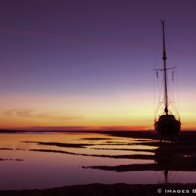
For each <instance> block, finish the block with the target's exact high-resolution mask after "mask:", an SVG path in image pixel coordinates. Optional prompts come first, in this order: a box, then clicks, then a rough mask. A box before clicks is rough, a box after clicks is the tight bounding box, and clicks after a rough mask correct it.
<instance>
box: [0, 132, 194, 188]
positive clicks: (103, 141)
mask: <svg viewBox="0 0 196 196" xmlns="http://www.w3.org/2000/svg"><path fill="white" fill-rule="evenodd" d="M40 142H41V143H40ZM150 142H154V140H150V139H144V140H141V139H138V140H137V139H135V138H128V137H127V138H126V137H115V136H109V135H104V134H98V133H70V132H67V133H47V132H45V133H12V134H0V175H1V181H0V189H1V190H5V189H32V188H51V187H60V186H65V185H76V184H89V183H109V184H111V183H129V184H155V183H163V182H164V180H165V179H164V173H163V171H124V172H116V171H107V170H101V169H92V168H90V167H91V166H119V165H132V164H142V165H145V164H154V163H155V161H154V159H153V158H151V156H153V155H154V152H153V150H155V149H156V148H157V147H156V146H153V145H148V143H150ZM73 145H75V146H73ZM145 156H146V157H145ZM140 157H141V158H140ZM89 166H90V167H89ZM195 174H196V172H185V171H183V172H181V171H178V172H175V171H169V175H168V181H169V182H170V183H195V182H196V179H195Z"/></svg>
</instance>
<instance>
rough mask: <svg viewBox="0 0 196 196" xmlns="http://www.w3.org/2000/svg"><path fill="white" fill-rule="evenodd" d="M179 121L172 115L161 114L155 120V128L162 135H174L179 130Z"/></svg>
mask: <svg viewBox="0 0 196 196" xmlns="http://www.w3.org/2000/svg"><path fill="white" fill-rule="evenodd" d="M180 127H181V123H180V121H178V120H176V119H175V117H174V115H161V116H160V117H159V119H158V121H156V122H155V130H156V131H157V132H158V133H159V134H160V135H161V136H163V137H170V136H175V135H177V134H178V133H179V132H180Z"/></svg>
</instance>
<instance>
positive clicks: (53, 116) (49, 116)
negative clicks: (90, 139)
mask: <svg viewBox="0 0 196 196" xmlns="http://www.w3.org/2000/svg"><path fill="white" fill-rule="evenodd" d="M4 114H5V115H6V116H9V117H18V118H31V119H43V120H59V121H68V120H73V119H81V118H83V117H82V116H69V115H64V114H58V112H52V111H51V112H35V111H33V110H30V109H10V110H7V111H5V112H4Z"/></svg>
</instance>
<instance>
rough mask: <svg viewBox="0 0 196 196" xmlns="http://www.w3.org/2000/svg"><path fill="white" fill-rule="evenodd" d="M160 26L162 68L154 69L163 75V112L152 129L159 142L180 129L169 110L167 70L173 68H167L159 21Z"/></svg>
mask: <svg viewBox="0 0 196 196" xmlns="http://www.w3.org/2000/svg"><path fill="white" fill-rule="evenodd" d="M161 24H162V40H163V56H162V60H163V68H161V69H156V71H157V72H158V71H161V72H162V73H163V85H164V94H163V96H164V97H163V100H164V101H163V102H164V110H163V111H162V114H161V115H160V116H159V117H158V120H157V119H156V118H155V122H154V127H155V130H156V131H157V132H158V134H160V137H161V140H162V139H168V138H174V137H175V136H176V135H177V134H178V133H179V132H180V129H181V122H180V119H178V120H177V118H176V117H175V115H173V114H172V113H171V111H170V109H169V96H168V76H167V72H168V70H171V69H174V67H169V68H168V67H167V56H166V45H165V22H164V21H161Z"/></svg>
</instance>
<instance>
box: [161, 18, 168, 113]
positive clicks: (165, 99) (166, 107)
mask: <svg viewBox="0 0 196 196" xmlns="http://www.w3.org/2000/svg"><path fill="white" fill-rule="evenodd" d="M161 23H162V30H163V57H162V59H163V76H164V77H163V78H164V103H165V109H164V111H165V113H166V115H168V89H167V65H166V60H167V56H166V47H165V21H164V20H163V21H162V22H161Z"/></svg>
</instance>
